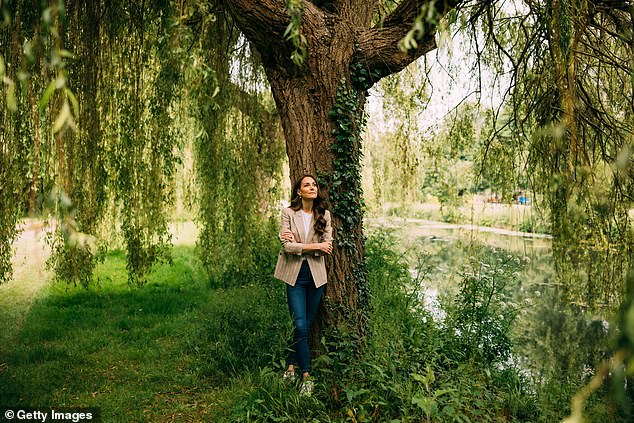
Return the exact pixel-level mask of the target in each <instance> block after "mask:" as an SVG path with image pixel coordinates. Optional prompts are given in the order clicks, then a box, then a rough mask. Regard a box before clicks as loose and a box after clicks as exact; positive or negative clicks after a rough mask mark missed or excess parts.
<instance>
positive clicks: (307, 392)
mask: <svg viewBox="0 0 634 423" xmlns="http://www.w3.org/2000/svg"><path fill="white" fill-rule="evenodd" d="M314 389H315V382H313V381H312V380H310V379H308V380H303V381H302V384H301V385H300V386H299V396H300V397H309V396H311V395H312V394H313V390H314Z"/></svg>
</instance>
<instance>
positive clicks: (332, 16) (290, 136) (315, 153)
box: [220, 0, 458, 330]
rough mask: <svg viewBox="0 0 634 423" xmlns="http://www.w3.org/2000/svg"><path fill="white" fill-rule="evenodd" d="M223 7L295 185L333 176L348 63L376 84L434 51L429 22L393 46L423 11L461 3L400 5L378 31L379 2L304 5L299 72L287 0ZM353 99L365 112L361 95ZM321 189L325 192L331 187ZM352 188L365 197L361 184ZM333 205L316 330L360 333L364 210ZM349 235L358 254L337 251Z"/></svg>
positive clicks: (408, 0) (230, 2)
mask: <svg viewBox="0 0 634 423" xmlns="http://www.w3.org/2000/svg"><path fill="white" fill-rule="evenodd" d="M220 3H221V5H222V6H223V7H224V9H225V10H226V11H228V12H229V13H230V14H231V16H232V19H233V21H234V22H235V24H236V25H237V27H238V28H239V29H240V30H241V31H242V33H243V34H244V35H245V36H246V38H247V39H248V40H249V42H250V43H251V45H252V46H253V47H254V48H255V49H256V51H257V52H258V53H259V55H260V56H261V62H262V65H263V66H264V69H265V71H266V75H267V78H268V80H269V83H270V86H271V90H272V93H273V97H274V99H275V103H276V107H277V110H278V113H279V116H280V119H281V123H282V128H283V131H284V136H285V139H286V147H287V154H288V158H289V163H290V177H291V180H292V181H294V180H295V179H296V178H298V177H299V176H301V175H302V174H305V173H311V174H316V175H318V176H319V175H332V173H333V171H334V170H336V169H335V162H334V154H333V152H332V150H331V146H332V145H333V143H335V142H336V141H337V140H336V137H335V136H334V135H333V130H334V129H335V128H336V122H335V121H334V120H333V119H331V118H330V115H329V114H330V112H331V110H332V109H333V105H334V104H335V102H336V98H337V90H338V89H339V87H340V85H341V83H342V80H345V81H346V83H347V84H348V87H349V84H350V69H351V65H354V64H360V65H361V66H362V67H363V68H364V69H366V70H367V71H368V74H372V75H373V76H374V78H375V79H374V80H371V81H370V82H369V83H368V85H367V86H366V87H364V88H365V89H367V88H369V87H370V86H371V85H372V84H373V83H375V82H376V81H377V80H378V79H380V78H382V77H384V76H387V75H390V74H392V73H395V72H399V71H400V70H402V69H403V68H404V67H405V66H407V65H408V64H410V63H411V62H412V61H414V60H415V59H417V58H418V57H420V56H422V55H423V54H425V53H427V52H428V51H430V50H433V49H435V48H436V44H435V39H434V34H435V26H434V25H433V24H430V23H427V24H426V32H425V33H424V34H423V36H422V38H421V39H420V40H419V42H418V47H417V48H416V49H414V50H410V51H408V52H402V51H401V50H399V48H398V42H399V41H400V40H401V39H402V38H403V37H405V35H406V34H407V32H408V31H409V30H410V29H411V28H412V24H413V22H414V19H415V18H416V16H417V15H418V14H420V13H421V8H422V7H423V6H425V5H428V6H429V5H431V6H432V7H435V8H436V11H437V12H438V15H437V16H438V17H442V16H444V15H445V14H446V13H447V12H448V11H449V10H451V9H452V8H454V7H456V5H457V4H458V0H448V1H446V2H436V3H434V2H433V1H429V0H427V1H422V0H403V1H402V2H401V3H400V4H399V5H398V6H397V7H396V8H395V10H394V11H393V12H392V13H391V14H390V15H389V16H387V17H386V19H384V20H383V23H382V25H381V26H373V24H372V22H373V19H372V18H373V16H374V14H375V13H376V12H377V7H378V4H379V2H378V1H377V0H331V1H313V2H311V1H303V15H302V23H301V33H302V34H303V35H304V36H305V37H306V40H307V55H306V57H305V60H304V62H303V64H302V65H301V66H297V65H295V64H294V63H293V62H292V61H291V59H290V57H291V53H292V51H293V49H294V47H293V45H292V44H291V42H289V41H287V40H285V38H284V31H285V29H286V28H287V26H288V24H289V22H290V17H289V15H288V14H287V12H286V1H285V0H258V1H252V0H223V1H221V2H220ZM355 93H356V96H357V98H358V104H359V106H360V107H359V110H362V109H363V107H362V106H363V103H364V100H365V95H366V94H365V91H364V89H361V90H358V91H356V92H355ZM358 141H359V140H357V142H358ZM357 185H358V184H357ZM323 188H325V191H326V193H327V192H328V190H329V189H330V188H331V187H328V186H326V187H323ZM353 189H354V190H355V192H356V194H357V195H359V196H361V195H362V193H361V189H360V186H355V187H354V188H353ZM336 206H337V204H333V209H334V210H335V213H333V229H334V237H335V245H334V251H333V254H332V256H331V258H330V260H329V263H328V273H329V275H328V276H329V284H328V285H327V289H326V294H325V295H326V301H325V303H326V304H327V305H328V306H326V307H323V308H322V309H321V310H320V312H319V315H318V318H317V323H318V324H317V325H316V326H317V329H316V330H319V326H322V325H324V324H325V325H326V326H328V327H340V326H341V325H344V324H351V325H352V326H353V327H356V328H358V329H362V327H363V323H362V322H363V319H362V317H361V311H362V310H361V307H360V302H359V298H360V297H359V292H360V290H361V289H362V284H363V281H362V280H359V279H362V278H360V277H359V272H357V270H358V266H359V265H360V263H362V259H363V252H364V246H363V236H362V231H363V228H362V224H361V222H362V219H361V217H362V213H363V211H362V210H361V208H359V209H358V210H356V211H354V213H356V214H357V215H356V216H341V215H338V214H337V213H336V209H337V207H336ZM350 218H352V221H353V222H358V223H356V224H354V225H353V227H349V225H348V227H346V225H343V224H342V223H343V222H344V220H346V221H348V222H349V221H350ZM345 232H349V233H345ZM351 235H352V236H353V237H352V238H353V239H354V240H355V241H354V242H355V243H356V245H355V247H356V248H353V249H344V248H341V245H338V243H337V240H338V239H342V238H343V237H347V236H351ZM355 235H356V236H355ZM350 251H353V252H352V253H351V252H350Z"/></svg>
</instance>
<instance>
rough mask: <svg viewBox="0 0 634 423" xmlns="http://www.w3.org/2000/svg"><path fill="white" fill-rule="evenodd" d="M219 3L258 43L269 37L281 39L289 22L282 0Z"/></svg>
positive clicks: (251, 38)
mask: <svg viewBox="0 0 634 423" xmlns="http://www.w3.org/2000/svg"><path fill="white" fill-rule="evenodd" d="M221 3H222V4H223V5H224V6H225V7H226V8H227V10H229V12H230V13H231V16H232V17H233V20H234V22H236V24H237V25H238V27H239V28H240V30H241V31H242V32H243V33H244V34H245V35H246V36H247V38H248V39H249V40H252V41H256V42H257V44H260V42H264V43H265V42H266V41H267V40H268V41H270V40H271V37H274V38H275V39H277V40H282V39H283V35H284V30H286V27H287V26H288V24H289V22H290V17H289V16H288V14H287V13H286V3H285V2H284V1H283V0H257V1H254V0H221Z"/></svg>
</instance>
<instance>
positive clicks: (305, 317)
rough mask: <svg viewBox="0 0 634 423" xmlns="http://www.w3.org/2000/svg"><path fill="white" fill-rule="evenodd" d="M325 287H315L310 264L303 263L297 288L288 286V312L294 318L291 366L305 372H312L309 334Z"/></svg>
mask: <svg viewBox="0 0 634 423" xmlns="http://www.w3.org/2000/svg"><path fill="white" fill-rule="evenodd" d="M323 291H324V286H323V285H322V286H321V287H319V288H316V287H315V282H314V281H313V275H312V274H311V273H310V267H309V266H308V262H307V261H304V262H303V263H302V268H301V269H300V271H299V275H297V282H295V286H290V285H286V297H287V299H288V310H289V311H290V312H291V317H292V318H293V325H294V326H295V330H294V331H293V345H291V350H292V351H291V354H290V357H289V364H295V365H297V366H299V368H300V369H301V370H302V371H303V372H309V371H310V346H309V345H308V334H309V333H310V325H311V323H312V322H313V319H314V318H315V313H317V306H319V300H321V294H322V293H323Z"/></svg>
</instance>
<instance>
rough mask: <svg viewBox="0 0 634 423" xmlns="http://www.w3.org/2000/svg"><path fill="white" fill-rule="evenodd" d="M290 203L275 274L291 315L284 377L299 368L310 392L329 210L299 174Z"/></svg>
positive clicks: (309, 181)
mask: <svg viewBox="0 0 634 423" xmlns="http://www.w3.org/2000/svg"><path fill="white" fill-rule="evenodd" d="M292 193H293V194H292V195H293V199H292V200H291V206H290V207H288V208H286V209H284V210H282V222H281V225H280V234H279V236H280V241H282V250H283V251H281V252H280V255H279V257H278V260H277V266H276V267H275V277H276V278H278V279H281V280H282V281H284V282H286V295H287V300H288V309H289V311H290V313H291V317H292V318H293V325H294V327H295V330H294V331H293V345H292V347H291V350H292V352H291V355H290V358H289V361H288V362H289V365H288V369H287V370H286V372H285V373H284V377H285V378H287V379H289V380H291V381H294V380H295V369H296V367H299V368H300V369H301V371H302V385H301V388H300V394H302V395H310V394H311V393H312V389H313V382H312V381H311V380H310V346H309V344H308V334H309V333H310V325H311V323H312V321H313V318H314V317H315V313H316V312H317V306H318V305H319V301H320V299H321V295H322V292H323V290H324V285H325V284H326V282H327V280H326V263H325V255H326V254H330V253H331V252H332V227H331V225H330V212H329V211H328V210H326V209H325V204H324V203H325V200H324V199H323V198H322V197H321V196H320V194H319V186H318V185H317V180H316V179H315V178H314V177H313V176H311V175H304V176H302V177H301V178H300V179H299V180H298V181H297V182H296V183H295V185H294V186H293V191H292Z"/></svg>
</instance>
